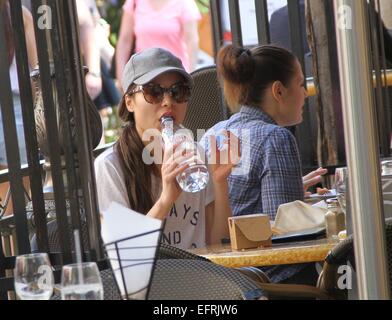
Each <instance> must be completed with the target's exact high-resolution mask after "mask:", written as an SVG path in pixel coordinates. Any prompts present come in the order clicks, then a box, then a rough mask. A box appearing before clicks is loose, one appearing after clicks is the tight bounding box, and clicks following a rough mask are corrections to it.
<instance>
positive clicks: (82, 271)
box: [61, 262, 103, 300]
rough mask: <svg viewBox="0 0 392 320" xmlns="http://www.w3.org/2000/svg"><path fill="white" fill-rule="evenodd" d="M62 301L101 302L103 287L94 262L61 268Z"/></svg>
mask: <svg viewBox="0 0 392 320" xmlns="http://www.w3.org/2000/svg"><path fill="white" fill-rule="evenodd" d="M61 299H62V300H103V285H102V280H101V276H100V274H99V270H98V267H97V264H96V263H95V262H83V263H75V264H69V265H65V266H63V269H62V273H61Z"/></svg>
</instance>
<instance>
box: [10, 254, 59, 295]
mask: <svg viewBox="0 0 392 320" xmlns="http://www.w3.org/2000/svg"><path fill="white" fill-rule="evenodd" d="M14 281H15V291H16V294H17V295H18V297H19V298H20V299H21V300H49V299H50V297H51V296H52V294H53V286H54V280H53V271H52V266H51V264H50V261H49V257H48V255H47V254H46V253H32V254H24V255H20V256H17V257H16V261H15V269H14Z"/></svg>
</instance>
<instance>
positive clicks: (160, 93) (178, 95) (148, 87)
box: [128, 82, 191, 104]
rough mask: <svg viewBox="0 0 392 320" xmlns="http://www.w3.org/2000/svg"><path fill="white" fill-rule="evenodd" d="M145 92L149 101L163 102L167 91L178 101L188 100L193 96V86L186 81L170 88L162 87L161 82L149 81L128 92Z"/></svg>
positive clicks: (144, 94) (145, 97)
mask: <svg viewBox="0 0 392 320" xmlns="http://www.w3.org/2000/svg"><path fill="white" fill-rule="evenodd" d="M137 92H143V96H144V99H145V100H146V101H147V102H148V103H152V104H156V103H161V102H162V100H163V97H164V95H165V92H168V93H169V95H170V97H172V99H173V100H174V101H176V102H177V103H184V102H187V101H188V100H189V98H190V96H191V88H190V86H189V85H188V84H186V83H183V82H181V83H175V84H173V85H172V86H171V87H169V88H162V87H161V86H160V85H159V84H155V83H147V84H145V85H142V86H140V85H139V86H136V87H135V88H134V89H133V90H131V91H130V92H129V93H128V94H134V93H137Z"/></svg>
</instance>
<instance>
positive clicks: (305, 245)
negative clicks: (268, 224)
mask: <svg viewBox="0 0 392 320" xmlns="http://www.w3.org/2000/svg"><path fill="white" fill-rule="evenodd" d="M335 245H336V243H331V242H328V241H327V239H320V240H311V241H303V242H290V243H280V244H272V247H267V248H256V249H246V250H232V249H231V246H230V244H220V245H211V246H207V247H205V248H198V249H192V250H188V251H190V252H192V253H194V254H197V255H200V256H203V257H205V258H207V259H210V260H211V261H212V262H214V263H217V264H220V265H223V266H226V267H232V268H238V267H248V266H271V265H277V264H293V263H305V262H317V261H323V260H324V259H325V257H326V256H327V254H328V252H329V251H330V250H331V249H332V248H333V247H334V246H335Z"/></svg>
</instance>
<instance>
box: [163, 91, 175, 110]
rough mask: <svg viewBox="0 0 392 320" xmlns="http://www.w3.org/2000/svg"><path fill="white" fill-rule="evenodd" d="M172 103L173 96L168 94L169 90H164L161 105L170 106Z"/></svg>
mask: <svg viewBox="0 0 392 320" xmlns="http://www.w3.org/2000/svg"><path fill="white" fill-rule="evenodd" d="M172 104H173V98H172V96H171V95H170V93H169V92H165V93H164V94H163V99H162V106H163V107H165V106H171V105H172Z"/></svg>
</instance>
